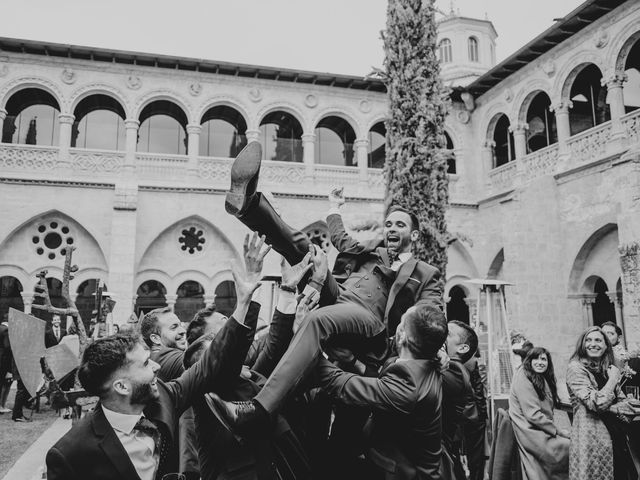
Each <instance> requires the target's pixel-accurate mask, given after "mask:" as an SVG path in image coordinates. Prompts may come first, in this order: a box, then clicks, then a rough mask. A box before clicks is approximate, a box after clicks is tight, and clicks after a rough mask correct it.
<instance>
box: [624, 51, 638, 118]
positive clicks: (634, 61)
mask: <svg viewBox="0 0 640 480" xmlns="http://www.w3.org/2000/svg"><path fill="white" fill-rule="evenodd" d="M624 73H626V74H627V81H626V82H625V83H624V84H623V87H622V88H623V90H622V94H623V96H624V108H625V111H626V112H627V113H629V112H631V111H633V110H635V109H637V108H640V39H639V40H636V43H634V45H633V47H631V50H630V51H629V55H628V56H627V60H626V62H625V65H624Z"/></svg>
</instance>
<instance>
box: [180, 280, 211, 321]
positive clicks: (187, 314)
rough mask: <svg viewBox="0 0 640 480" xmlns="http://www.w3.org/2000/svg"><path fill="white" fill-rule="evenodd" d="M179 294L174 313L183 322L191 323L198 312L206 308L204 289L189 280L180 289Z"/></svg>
mask: <svg viewBox="0 0 640 480" xmlns="http://www.w3.org/2000/svg"><path fill="white" fill-rule="evenodd" d="M177 294H178V298H177V299H176V305H175V307H174V309H173V313H175V314H176V315H177V316H178V318H179V319H180V321H181V322H190V321H191V320H193V316H194V315H195V314H196V312H197V311H198V310H200V309H201V308H204V288H202V285H200V284H199V283H198V282H195V281H193V280H187V281H186V282H184V283H182V285H180V286H179V287H178V292H177Z"/></svg>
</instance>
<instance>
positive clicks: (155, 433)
mask: <svg viewBox="0 0 640 480" xmlns="http://www.w3.org/2000/svg"><path fill="white" fill-rule="evenodd" d="M261 158H262V152H261V150H260V144H259V143H257V142H252V143H250V144H249V145H248V146H247V147H246V148H245V149H244V150H243V151H242V152H241V153H240V155H239V156H238V158H237V159H236V160H235V162H234V165H233V167H232V171H231V189H230V191H229V193H228V194H227V198H226V210H227V212H229V213H230V214H232V215H235V216H236V217H237V218H238V219H239V220H240V221H241V222H242V223H244V224H245V225H246V226H247V227H248V228H249V229H250V230H252V231H253V232H254V233H253V236H247V238H246V239H245V244H244V265H239V264H234V265H233V266H232V272H233V277H234V282H235V287H236V296H237V304H236V307H235V311H234V312H233V314H232V315H231V316H230V317H229V318H227V317H225V316H224V315H222V314H220V313H219V312H216V311H215V307H213V306H209V307H208V308H207V309H205V310H203V311H200V312H198V314H196V316H195V317H194V319H193V320H192V321H191V322H190V323H189V325H188V327H187V328H186V329H185V328H184V327H183V325H182V324H181V322H180V321H179V319H178V317H177V316H176V315H175V314H174V313H173V312H172V311H171V310H170V309H168V308H165V309H159V310H154V311H152V312H150V313H148V314H146V315H145V316H144V318H143V319H142V321H141V322H140V325H139V327H138V328H137V329H134V330H131V331H127V332H123V333H118V334H115V335H111V336H107V337H104V338H101V339H98V340H95V341H94V342H93V343H91V344H90V345H89V346H88V347H87V349H86V350H85V352H84V355H83V358H82V361H81V364H80V367H79V370H78V377H79V379H80V382H81V383H82V386H83V387H84V389H85V390H86V391H87V392H89V393H90V394H93V395H96V396H98V397H99V399H100V401H99V404H98V405H97V406H96V407H95V408H94V409H93V410H92V411H91V412H90V413H89V414H88V415H86V416H85V417H84V418H82V419H81V420H80V421H79V422H77V424H76V425H75V426H74V427H73V428H72V429H71V431H70V432H69V433H67V434H66V435H65V436H64V437H63V438H61V439H60V440H59V441H58V442H57V443H56V444H55V445H54V447H52V448H51V450H50V451H49V452H48V454H47V470H48V478H49V479H65V480H72V479H78V480H79V479H86V478H92V479H112V478H122V479H142V480H151V479H162V478H164V476H165V475H167V474H171V473H178V472H179V473H181V474H182V475H183V476H184V478H187V479H192V478H193V479H197V478H203V479H231V478H237V479H245V478H256V479H258V478H259V479H263V478H264V479H267V478H268V479H271V478H274V479H276V478H278V479H280V478H281V479H284V478H292V479H293V478H298V479H305V478H373V479H375V478H386V479H391V478H393V479H441V478H442V479H466V478H468V477H467V474H469V475H470V477H471V478H474V479H476V478H483V472H484V459H485V457H484V450H485V449H484V426H485V423H486V406H485V399H484V389H483V385H482V381H481V379H480V374H479V369H478V367H477V364H476V363H475V360H476V356H475V355H476V353H477V349H478V337H477V335H476V333H475V332H474V331H473V329H472V328H470V327H469V326H468V325H466V324H465V323H462V322H458V321H450V322H448V323H447V320H446V319H445V316H444V314H443V311H442V306H443V305H442V282H441V278H440V274H439V272H438V270H437V269H436V268H434V267H433V266H431V265H428V264H427V263H425V262H423V261H420V260H417V259H416V258H415V257H413V256H412V254H411V247H412V243H413V242H415V241H416V240H417V239H418V236H419V225H418V221H417V218H416V216H415V215H414V214H413V213H412V212H410V211H408V210H405V209H402V208H399V207H392V208H391V209H389V211H388V213H387V216H386V218H385V221H384V225H383V238H382V239H378V240H376V241H371V242H366V243H362V242H358V241H356V240H355V239H353V238H352V237H351V236H349V235H348V234H347V233H346V231H345V227H344V225H343V222H342V218H341V215H340V213H339V210H340V208H341V206H342V204H343V203H344V198H343V196H342V193H341V192H340V191H337V190H336V191H334V192H332V193H331V195H330V196H329V200H330V204H331V209H330V213H329V215H328V217H327V225H328V227H329V231H330V234H331V241H332V243H333V245H334V246H335V248H336V249H337V250H338V252H339V255H338V259H337V260H336V264H335V267H334V269H333V271H332V272H330V271H329V268H328V264H327V263H328V262H327V257H326V255H325V254H324V253H323V252H322V251H321V250H320V249H318V248H317V247H315V246H314V245H312V244H311V242H310V241H309V239H308V237H307V236H306V235H305V234H304V233H302V232H299V231H296V230H295V229H293V228H291V227H289V226H288V225H287V224H286V223H284V221H283V220H282V219H281V218H280V216H279V215H278V214H277V213H276V212H275V211H274V209H273V208H272V206H271V205H270V204H269V202H268V201H267V199H266V198H265V197H264V196H263V195H262V194H261V193H260V192H257V191H256V185H257V180H258V175H259V171H260V159H261ZM271 248H273V249H274V250H275V251H276V252H277V253H279V254H280V255H281V256H282V257H283V261H282V271H281V274H282V280H281V282H280V286H279V292H278V297H277V305H276V308H275V312H274V314H273V318H272V319H271V323H270V326H269V329H268V332H267V333H266V335H264V336H261V337H259V338H256V335H255V334H256V324H257V319H258V313H259V311H260V305H259V304H258V303H257V302H255V301H254V300H253V297H254V292H255V291H256V290H257V289H258V288H259V286H260V279H261V276H262V275H261V272H262V265H263V261H264V257H265V255H266V254H267V253H268V252H269V250H270V249H271ZM464 454H466V462H463V455H464Z"/></svg>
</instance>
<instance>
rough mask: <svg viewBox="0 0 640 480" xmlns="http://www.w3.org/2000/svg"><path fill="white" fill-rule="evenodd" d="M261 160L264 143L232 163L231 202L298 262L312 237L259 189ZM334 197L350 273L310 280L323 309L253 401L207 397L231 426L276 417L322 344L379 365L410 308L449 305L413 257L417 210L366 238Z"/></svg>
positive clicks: (391, 217) (394, 212)
mask: <svg viewBox="0 0 640 480" xmlns="http://www.w3.org/2000/svg"><path fill="white" fill-rule="evenodd" d="M261 158H262V149H261V146H260V143H258V142H251V143H249V144H248V145H247V146H246V147H245V148H244V150H243V151H242V152H240V154H239V155H238V157H237V158H236V160H235V162H234V164H233V166H232V168H231V190H230V191H229V193H227V198H226V204H225V206H226V209H227V211H228V212H229V213H231V214H233V215H235V216H236V217H237V218H238V219H239V220H240V221H241V222H242V223H244V224H245V225H246V226H248V227H249V228H250V229H252V230H253V231H257V232H259V233H260V234H263V235H265V236H266V238H267V242H268V243H269V244H270V245H272V246H273V248H274V250H276V251H277V252H278V253H280V254H281V255H282V256H284V257H285V259H286V260H287V261H288V262H289V264H290V265H295V264H296V263H298V262H300V260H302V258H303V257H304V255H305V254H306V253H307V252H308V251H309V245H310V240H309V238H308V237H307V235H306V234H304V233H303V232H299V231H296V230H294V229H292V228H291V227H289V226H288V225H287V224H285V223H284V222H283V221H282V219H281V218H280V216H279V215H278V214H277V213H276V212H275V210H274V209H273V207H272V206H271V205H270V204H269V202H268V201H267V199H266V198H265V197H264V196H263V195H262V194H260V193H259V192H256V186H257V182H258V175H259V172H260V161H261ZM330 202H331V204H332V209H333V210H334V212H333V213H331V214H330V215H329V216H328V218H327V224H328V226H329V232H330V233H331V242H332V243H333V245H334V246H335V247H336V248H337V249H338V251H339V252H340V254H339V257H338V260H337V261H336V264H337V265H339V267H340V268H342V269H343V271H342V272H339V273H342V274H346V275H347V278H346V279H345V280H344V282H343V283H342V284H341V285H338V284H337V282H336V280H335V278H334V277H333V276H332V275H331V274H328V275H327V276H326V279H325V281H324V282H323V283H322V284H318V283H317V282H316V283H314V282H313V281H312V282H309V285H307V287H306V289H308V288H310V287H313V288H315V289H317V290H320V291H321V298H320V304H321V308H319V309H317V310H315V311H313V312H311V313H310V314H309V315H308V317H307V319H306V321H305V322H304V324H303V325H302V326H301V327H300V330H299V331H298V333H297V334H296V336H295V337H294V339H293V341H292V342H291V345H290V346H289V348H288V350H287V352H286V353H285V355H284V356H283V358H282V360H281V361H280V363H279V364H278V365H277V367H276V369H275V370H274V371H273V373H272V374H271V376H270V377H269V379H268V380H267V383H266V384H265V386H264V388H263V389H262V390H261V391H260V393H258V395H256V397H255V398H254V399H253V401H252V402H243V403H231V402H223V401H221V400H220V399H219V398H218V397H216V396H215V395H213V396H211V397H208V398H210V399H211V405H210V406H211V408H212V409H213V410H214V412H215V413H216V415H217V416H218V417H219V419H220V420H221V421H222V422H223V423H224V424H225V425H226V426H228V428H232V429H233V428H235V429H237V427H239V426H241V425H243V424H249V423H253V422H254V421H257V422H258V423H259V422H260V420H265V419H267V418H269V417H273V416H274V414H276V413H277V412H278V411H279V410H280V408H281V407H282V405H283V404H284V402H285V400H286V399H287V398H289V396H290V395H291V394H292V393H293V392H294V391H295V390H296V388H297V387H298V386H299V385H300V383H301V382H302V381H303V380H304V379H305V378H306V377H307V376H308V374H309V372H310V371H311V370H312V369H313V367H314V366H315V365H316V363H317V361H318V359H319V358H320V355H321V346H322V345H323V344H326V343H328V342H329V341H331V342H332V344H334V345H337V344H339V345H340V346H342V347H348V348H349V349H350V350H352V351H353V352H354V354H355V358H358V359H360V360H364V363H365V364H369V365H374V367H379V366H380V364H381V363H382V362H383V361H384V359H385V358H386V357H387V355H388V351H387V350H388V337H389V335H391V334H392V332H395V330H396V327H397V325H398V324H399V322H400V318H401V316H402V314H404V313H405V312H406V311H407V309H408V308H409V307H411V306H414V305H432V306H434V305H435V306H436V307H441V305H442V289H441V283H440V273H439V272H438V270H437V269H436V268H435V267H433V266H431V265H428V264H426V263H425V262H422V261H419V260H416V259H415V258H413V257H412V255H411V245H412V242H413V241H416V240H417V239H418V237H419V225H418V219H417V217H416V216H415V215H414V214H412V213H411V212H409V211H407V210H405V209H403V208H399V207H392V208H391V209H390V210H389V212H388V214H387V216H386V218H385V222H384V229H383V239H382V240H381V241H380V240H378V241H374V242H370V243H367V244H363V243H360V242H357V241H356V240H354V239H353V238H351V237H350V236H349V235H348V234H347V233H346V232H345V228H344V225H343V223H342V218H341V216H340V214H339V213H336V212H337V210H338V208H339V207H340V206H341V205H342V204H343V203H344V198H343V197H342V194H341V192H338V191H334V192H332V195H330ZM334 272H335V270H334ZM306 291H308V290H306ZM329 303H333V304H329Z"/></svg>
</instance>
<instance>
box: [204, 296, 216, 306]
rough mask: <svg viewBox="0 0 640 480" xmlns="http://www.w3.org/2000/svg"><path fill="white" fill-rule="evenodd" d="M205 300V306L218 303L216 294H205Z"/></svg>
mask: <svg viewBox="0 0 640 480" xmlns="http://www.w3.org/2000/svg"><path fill="white" fill-rule="evenodd" d="M203 300H204V304H205V306H208V305H211V304H212V303H215V301H216V294H215V293H205V294H204V296H203Z"/></svg>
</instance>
